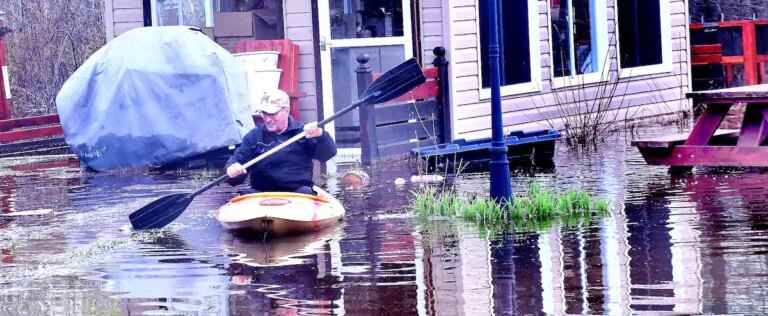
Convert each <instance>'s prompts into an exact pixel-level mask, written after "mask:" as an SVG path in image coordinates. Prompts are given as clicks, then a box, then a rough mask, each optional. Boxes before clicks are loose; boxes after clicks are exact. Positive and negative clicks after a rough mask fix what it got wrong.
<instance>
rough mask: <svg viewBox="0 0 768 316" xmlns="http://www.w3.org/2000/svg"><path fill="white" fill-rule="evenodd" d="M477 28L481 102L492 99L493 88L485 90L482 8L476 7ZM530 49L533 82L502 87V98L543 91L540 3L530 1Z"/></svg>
mask: <svg viewBox="0 0 768 316" xmlns="http://www.w3.org/2000/svg"><path fill="white" fill-rule="evenodd" d="M475 10H476V11H475V13H476V14H475V16H476V18H475V25H476V26H477V47H478V49H477V66H478V67H477V82H478V87H479V88H478V92H479V94H480V100H487V99H490V98H491V88H490V87H489V88H483V67H482V63H483V56H482V52H481V51H480V45H481V44H480V32H482V30H481V29H480V14H482V12H480V6H479V5H477V6H475ZM528 41H529V43H528V47H529V49H530V58H531V60H530V64H531V69H530V71H531V81H529V82H524V83H516V84H511V85H506V86H501V96H502V97H505V96H510V95H515V94H523V93H530V92H537V91H541V54H540V53H539V52H540V48H539V1H538V0H528Z"/></svg>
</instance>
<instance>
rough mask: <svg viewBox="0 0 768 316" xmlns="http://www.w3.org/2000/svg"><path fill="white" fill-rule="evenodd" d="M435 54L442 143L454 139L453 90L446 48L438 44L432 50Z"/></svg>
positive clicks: (440, 140)
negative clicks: (452, 117) (449, 77)
mask: <svg viewBox="0 0 768 316" xmlns="http://www.w3.org/2000/svg"><path fill="white" fill-rule="evenodd" d="M432 53H434V54H435V60H434V61H433V62H432V65H434V66H435V68H437V84H438V94H437V105H438V107H439V112H438V113H440V116H441V117H442V119H441V123H442V124H441V126H440V131H441V133H440V134H441V135H440V139H439V142H440V143H450V142H452V141H453V129H452V128H451V127H452V125H453V120H452V119H451V90H450V88H451V87H450V80H449V79H448V59H447V58H445V48H444V47H441V46H437V47H435V48H434V49H433V50H432Z"/></svg>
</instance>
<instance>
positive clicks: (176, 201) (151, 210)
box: [128, 193, 192, 230]
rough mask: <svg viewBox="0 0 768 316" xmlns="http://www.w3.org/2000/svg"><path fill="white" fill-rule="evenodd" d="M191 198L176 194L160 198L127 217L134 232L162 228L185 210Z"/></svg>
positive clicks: (187, 195) (186, 195)
mask: <svg viewBox="0 0 768 316" xmlns="http://www.w3.org/2000/svg"><path fill="white" fill-rule="evenodd" d="M189 203H192V197H190V195H189V194H186V193H177V194H171V195H166V196H164V197H161V198H159V199H157V200H155V201H153V202H152V203H149V204H147V205H146V206H144V207H142V208H140V209H138V210H137V211H135V212H133V213H131V215H128V219H130V221H131V226H133V229H134V230H142V229H154V228H163V227H165V225H168V224H170V223H171V222H172V221H173V220H174V219H176V218H177V217H179V215H181V213H183V212H184V210H185V209H187V206H189Z"/></svg>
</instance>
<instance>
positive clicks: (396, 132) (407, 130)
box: [376, 119, 440, 146]
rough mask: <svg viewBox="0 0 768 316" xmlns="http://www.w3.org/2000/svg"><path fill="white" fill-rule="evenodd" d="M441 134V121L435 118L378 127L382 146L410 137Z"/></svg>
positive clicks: (378, 136)
mask: <svg viewBox="0 0 768 316" xmlns="http://www.w3.org/2000/svg"><path fill="white" fill-rule="evenodd" d="M439 135H440V126H439V122H438V121H437V120H434V119H432V120H427V121H416V122H406V123H400V124H392V125H387V126H383V127H378V128H376V137H377V140H378V143H379V145H380V146H381V145H383V144H390V143H393V142H400V141H404V140H409V139H422V138H428V137H435V136H439Z"/></svg>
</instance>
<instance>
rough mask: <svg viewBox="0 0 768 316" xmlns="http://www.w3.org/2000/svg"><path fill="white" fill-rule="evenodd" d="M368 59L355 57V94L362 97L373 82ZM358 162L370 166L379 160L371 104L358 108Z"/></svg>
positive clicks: (374, 119) (374, 112) (374, 116)
mask: <svg viewBox="0 0 768 316" xmlns="http://www.w3.org/2000/svg"><path fill="white" fill-rule="evenodd" d="M368 61H370V57H368V55H367V54H363V55H360V56H358V57H357V63H358V64H359V65H358V66H357V69H355V72H356V73H357V94H358V95H363V92H364V91H365V89H367V88H368V86H369V85H371V82H372V81H373V73H372V71H371V65H369V64H368ZM360 150H361V157H360V160H361V162H362V163H363V164H364V165H370V164H371V162H373V161H376V160H377V159H379V146H378V140H377V139H376V106H375V105H373V104H363V105H361V106H360Z"/></svg>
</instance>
